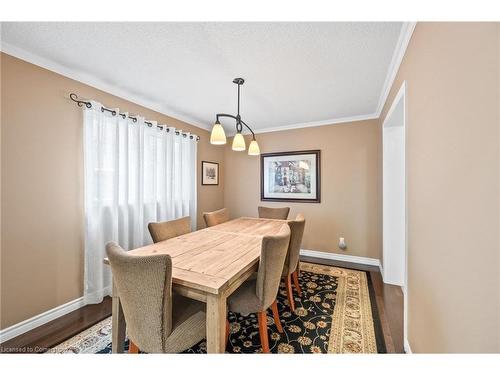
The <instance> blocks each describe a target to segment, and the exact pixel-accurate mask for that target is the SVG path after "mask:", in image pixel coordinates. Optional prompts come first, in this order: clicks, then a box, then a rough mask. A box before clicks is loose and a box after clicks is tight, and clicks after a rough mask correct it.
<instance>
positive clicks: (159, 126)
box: [69, 93, 200, 141]
mask: <svg viewBox="0 0 500 375" xmlns="http://www.w3.org/2000/svg"><path fill="white" fill-rule="evenodd" d="M69 98H70V99H71V100H73V101H74V102H75V103H77V104H78V107H83V106H84V105H85V107H87V108H92V103H91V102H87V101H85V100H79V99H78V95H76V94H75V93H71V94H69ZM104 111H106V112H109V113H111V114H112V115H113V116H116V115H119V116H122V117H123V118H124V119H125V118H126V117H128V118H129V119H131V120H132V121H133V122H137V117H133V116H127V115H126V114H125V113H117V112H116V111H115V110H114V109H109V108H106V107H104V106H101V112H104ZM144 123H145V124H146V125H148V126H149V127H151V126H153V123H152V122H149V121H144ZM165 126H166V125H165ZM156 127H157V128H158V129H161V130H163V125H156ZM169 131H170V129H169V128H168V127H167V132H169ZM175 134H176V135H180V134H182V136H183V137H184V138H185V137H187V134H186V133H183V132H182V130H176V131H175ZM189 137H190V138H191V139H194V136H193V135H192V134H191V135H190V136H189ZM196 140H197V141H199V140H200V136H199V135H197V136H196Z"/></svg>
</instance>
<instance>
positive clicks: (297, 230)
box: [286, 214, 306, 274]
mask: <svg viewBox="0 0 500 375" xmlns="http://www.w3.org/2000/svg"><path fill="white" fill-rule="evenodd" d="M288 226H289V227H290V244H289V245H288V256H287V263H286V265H287V267H288V273H289V274H290V273H292V272H294V271H295V270H296V269H297V265H298V263H299V256H300V247H301V245H302V236H303V235H304V228H305V226H306V220H305V219H304V215H302V214H298V215H297V217H296V218H295V220H290V221H289V222H288Z"/></svg>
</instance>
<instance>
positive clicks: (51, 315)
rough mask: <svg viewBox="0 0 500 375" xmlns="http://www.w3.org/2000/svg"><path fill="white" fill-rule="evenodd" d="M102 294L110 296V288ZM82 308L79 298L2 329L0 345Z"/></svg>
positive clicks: (83, 303)
mask: <svg viewBox="0 0 500 375" xmlns="http://www.w3.org/2000/svg"><path fill="white" fill-rule="evenodd" d="M104 294H105V295H111V288H110V287H109V288H105V289H104ZM83 306H85V302H84V301H83V297H80V298H77V299H75V300H73V301H69V302H67V303H65V304H63V305H60V306H57V307H54V308H53V309H50V310H48V311H45V312H43V313H41V314H38V315H36V316H34V317H32V318H29V319H26V320H23V321H22V322H19V323H17V324H14V325H13V326H10V327H7V328H4V329H2V330H1V331H0V343H3V342H5V341H8V340H10V339H13V338H14V337H16V336H19V335H22V334H23V333H26V332H28V331H30V330H32V329H35V328H37V327H40V326H41V325H44V324H46V323H48V322H50V321H52V320H54V319H57V318H60V317H61V316H63V315H66V314H69V313H70V312H73V311H75V310H78V309H79V308H82V307H83Z"/></svg>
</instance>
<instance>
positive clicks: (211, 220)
mask: <svg viewBox="0 0 500 375" xmlns="http://www.w3.org/2000/svg"><path fill="white" fill-rule="evenodd" d="M203 219H205V224H207V227H213V226H214V225H217V224H222V223H225V222H226V221H229V210H228V209H227V208H222V209H220V210H217V211H212V212H204V213H203Z"/></svg>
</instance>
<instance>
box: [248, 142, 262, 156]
mask: <svg viewBox="0 0 500 375" xmlns="http://www.w3.org/2000/svg"><path fill="white" fill-rule="evenodd" d="M248 155H260V148H259V144H258V143H257V141H256V140H255V139H254V140H252V142H250V146H248Z"/></svg>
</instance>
